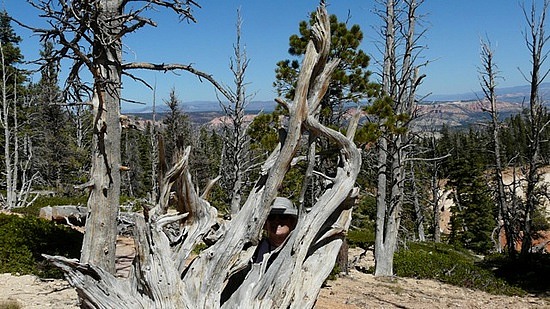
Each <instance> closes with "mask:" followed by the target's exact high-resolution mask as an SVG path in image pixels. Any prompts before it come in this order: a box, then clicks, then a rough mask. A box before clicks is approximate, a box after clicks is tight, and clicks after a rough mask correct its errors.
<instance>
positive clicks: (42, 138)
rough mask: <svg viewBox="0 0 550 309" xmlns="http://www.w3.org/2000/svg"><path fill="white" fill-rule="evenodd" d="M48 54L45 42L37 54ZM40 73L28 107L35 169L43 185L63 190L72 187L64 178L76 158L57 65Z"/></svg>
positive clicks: (47, 43)
mask: <svg viewBox="0 0 550 309" xmlns="http://www.w3.org/2000/svg"><path fill="white" fill-rule="evenodd" d="M51 54H52V44H51V43H50V42H46V43H45V44H44V45H43V49H42V51H41V52H40V55H41V56H42V57H44V58H46V59H47V58H50V57H51ZM40 72H41V78H40V81H39V82H38V84H35V85H32V86H31V88H32V93H33V94H32V96H33V97H34V98H35V100H34V104H33V108H32V109H33V112H32V117H33V119H34V120H33V121H32V122H33V124H35V125H34V126H33V129H32V130H33V134H32V137H33V141H34V146H35V156H34V160H35V168H36V170H37V171H38V172H40V183H41V184H42V185H43V186H45V187H47V188H55V189H56V190H57V191H63V188H64V187H68V186H73V185H74V182H73V183H71V179H69V178H68V175H70V173H71V171H70V168H71V167H73V166H72V165H71V164H70V162H71V161H72V160H73V159H71V158H72V157H74V156H75V155H76V154H75V153H72V152H71V150H73V149H75V148H76V147H75V145H74V138H71V131H70V128H69V121H68V114H67V110H66V109H65V108H64V107H63V106H62V96H61V90H60V89H59V87H58V73H59V68H58V63H56V62H50V63H48V64H47V65H45V66H43V67H42V68H41V71H40ZM73 181H74V179H73Z"/></svg>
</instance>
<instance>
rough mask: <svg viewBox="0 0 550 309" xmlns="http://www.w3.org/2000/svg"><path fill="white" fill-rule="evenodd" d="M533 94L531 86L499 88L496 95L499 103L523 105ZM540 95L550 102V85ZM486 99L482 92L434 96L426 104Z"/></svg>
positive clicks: (544, 84)
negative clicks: (531, 93)
mask: <svg viewBox="0 0 550 309" xmlns="http://www.w3.org/2000/svg"><path fill="white" fill-rule="evenodd" d="M530 92H531V89H530V86H529V85H523V86H512V87H503V88H497V90H496V94H497V98H498V100H499V101H504V102H510V103H522V102H527V101H528V100H529V94H530ZM539 92H540V95H541V96H542V97H543V99H545V101H547V102H546V104H548V102H549V101H550V83H542V84H541V85H540V88H539ZM483 97H484V94H483V92H482V91H481V90H479V91H472V92H466V93H460V94H433V95H430V96H428V97H427V98H426V100H425V101H426V103H429V102H441V101H443V102H448V101H476V100H479V99H481V98H483Z"/></svg>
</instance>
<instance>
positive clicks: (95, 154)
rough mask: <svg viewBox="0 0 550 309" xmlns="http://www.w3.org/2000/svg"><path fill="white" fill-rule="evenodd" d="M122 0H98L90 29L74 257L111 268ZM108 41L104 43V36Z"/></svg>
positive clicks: (116, 187)
mask: <svg viewBox="0 0 550 309" xmlns="http://www.w3.org/2000/svg"><path fill="white" fill-rule="evenodd" d="M121 4H122V1H113V0H102V1H100V4H99V6H98V9H99V12H98V13H99V20H100V21H102V22H104V23H106V24H107V25H109V27H103V28H101V29H95V30H94V34H95V37H94V40H95V44H94V45H93V54H94V63H93V72H92V73H93V74H94V96H93V99H92V105H93V117H94V123H93V141H92V168H91V172H90V178H91V183H90V187H89V188H90V196H89V198H88V209H89V212H88V217H87V219H86V232H85V234H84V241H83V244H82V255H81V257H80V262H81V263H84V264H88V263H89V264H93V265H96V266H98V267H101V268H103V269H104V270H106V271H108V272H109V273H112V274H114V272H115V245H116V235H117V230H116V226H117V224H116V218H117V216H118V205H119V203H120V202H119V199H120V170H119V168H120V165H121V159H120V150H121V149H120V138H121V125H120V90H121V72H122V71H121V67H120V64H121V63H122V42H121V40H120V38H117V36H116V34H117V33H119V31H120V27H121V21H120V20H118V19H116V18H113V17H115V16H118V15H119V14H120V13H121V12H120V11H121ZM106 41H110V44H108V45H106V44H105V42H106Z"/></svg>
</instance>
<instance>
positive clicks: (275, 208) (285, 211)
mask: <svg viewBox="0 0 550 309" xmlns="http://www.w3.org/2000/svg"><path fill="white" fill-rule="evenodd" d="M297 221H298V210H297V209H296V207H295V206H294V204H293V203H292V201H291V200H289V199H287V198H285V197H276V198H275V200H274V201H273V204H272V205H271V210H270V211H269V215H268V217H267V220H266V222H265V225H264V231H265V236H266V237H264V238H263V239H262V240H261V242H260V244H259V245H258V249H257V250H256V253H255V254H254V258H253V262H254V263H261V262H262V261H263V258H264V255H265V254H266V253H270V252H271V251H273V250H275V249H277V248H278V247H279V246H281V245H282V244H283V243H284V242H285V240H286V238H287V237H288V235H289V234H290V232H292V230H294V228H295V227H296V222H297Z"/></svg>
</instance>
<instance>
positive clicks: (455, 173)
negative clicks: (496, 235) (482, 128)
mask: <svg viewBox="0 0 550 309" xmlns="http://www.w3.org/2000/svg"><path fill="white" fill-rule="evenodd" d="M484 147H485V141H484V140H483V139H482V138H481V136H480V133H478V132H475V131H474V130H472V129H470V131H469V132H468V133H467V134H465V133H460V132H458V133H456V138H455V139H454V145H453V149H452V151H451V153H452V156H451V157H450V158H449V160H448V162H449V163H448V169H447V171H448V177H449V183H448V185H449V186H450V187H452V189H453V190H454V191H455V193H454V202H455V206H454V209H453V210H452V214H453V215H452V217H451V226H452V231H451V235H450V240H451V242H456V243H458V244H461V245H462V246H464V247H466V248H469V249H472V250H474V251H476V252H478V253H487V252H488V251H489V250H490V249H491V248H493V244H492V241H491V233H492V231H493V229H494V227H495V224H496V221H495V205H494V204H493V203H492V200H491V195H490V190H489V188H488V186H487V183H488V179H487V178H486V175H485V173H484V171H485V167H486V162H484V157H485V156H484Z"/></svg>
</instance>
